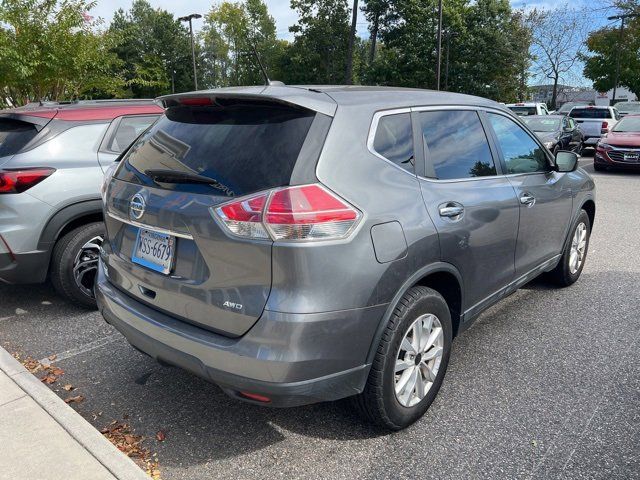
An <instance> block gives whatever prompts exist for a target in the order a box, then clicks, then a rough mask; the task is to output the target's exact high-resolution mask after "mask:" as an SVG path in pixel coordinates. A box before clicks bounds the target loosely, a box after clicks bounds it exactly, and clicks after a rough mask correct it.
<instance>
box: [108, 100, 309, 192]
mask: <svg viewBox="0 0 640 480" xmlns="http://www.w3.org/2000/svg"><path fill="white" fill-rule="evenodd" d="M314 117H315V113H314V112H312V111H310V110H304V109H301V108H293V107H286V106H282V105H276V104H270V105H267V104H265V103H264V102H263V103H257V102H256V103H255V104H251V103H250V102H246V103H239V104H236V105H232V106H228V107H224V108H220V107H212V106H204V107H201V106H195V107H190V106H176V107H170V108H168V109H167V110H166V111H165V115H164V116H162V117H160V119H159V120H158V121H157V122H156V123H155V124H154V125H153V126H152V127H151V128H150V129H149V130H147V132H146V133H144V134H143V135H142V136H141V137H140V138H139V139H138V140H137V141H136V142H135V143H134V144H133V145H132V146H131V149H130V150H129V151H128V152H127V153H126V154H125V157H124V158H123V160H124V161H125V163H124V165H123V166H122V168H120V169H119V170H118V173H117V174H116V177H117V178H119V179H121V180H125V181H128V182H133V183H141V184H143V185H153V186H160V187H162V188H166V189H173V190H180V191H190V192H194V193H207V192H211V189H212V188H213V189H215V190H216V193H217V194H222V195H226V196H229V197H233V196H235V195H245V194H247V193H252V192H255V191H258V190H264V189H268V188H273V187H279V186H284V185H288V184H289V181H290V179H291V175H292V172H293V168H294V166H295V164H296V161H297V159H298V155H299V153H300V150H301V148H302V144H303V142H304V140H305V138H306V137H307V133H308V132H309V129H310V127H311V122H312V121H313V119H314ZM151 170H169V171H173V172H177V173H184V174H186V175H183V177H184V178H187V175H188V174H195V175H198V176H203V177H208V178H210V179H211V185H206V184H202V183H195V184H194V183H189V182H188V181H186V180H185V181H184V182H172V183H166V182H161V181H159V180H158V181H157V182H156V181H154V179H153V178H152V175H148V174H147V173H145V172H147V171H151ZM157 183H160V185H157Z"/></svg>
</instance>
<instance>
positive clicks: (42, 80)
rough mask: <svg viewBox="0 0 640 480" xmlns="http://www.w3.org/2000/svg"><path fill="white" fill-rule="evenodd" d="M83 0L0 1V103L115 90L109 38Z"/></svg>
mask: <svg viewBox="0 0 640 480" xmlns="http://www.w3.org/2000/svg"><path fill="white" fill-rule="evenodd" d="M94 5H95V3H94V2H87V1H85V0H66V1H64V2H62V3H58V2H57V1H56V0H4V1H3V2H2V3H0V92H1V93H0V104H3V105H4V106H15V105H23V104H25V103H27V102H30V101H38V100H66V99H75V98H82V97H86V96H91V95H92V94H93V93H96V92H101V94H106V95H117V94H118V93H120V92H121V88H122V84H123V82H122V79H121V78H119V77H118V76H117V75H113V73H112V70H113V69H114V68H116V67H117V65H118V63H119V62H118V59H117V57H116V56H115V55H113V53H112V52H111V51H110V49H111V48H112V47H113V46H114V45H115V38H114V37H113V36H112V35H110V34H108V33H105V32H102V31H100V29H99V27H100V25H101V23H100V21H93V19H92V17H90V16H89V14H88V13H87V12H88V11H90V10H91V8H93V6H94Z"/></svg>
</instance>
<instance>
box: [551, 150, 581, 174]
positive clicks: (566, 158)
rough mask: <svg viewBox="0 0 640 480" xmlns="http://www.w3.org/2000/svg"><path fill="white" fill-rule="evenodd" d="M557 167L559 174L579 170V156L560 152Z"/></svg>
mask: <svg viewBox="0 0 640 480" xmlns="http://www.w3.org/2000/svg"><path fill="white" fill-rule="evenodd" d="M556 166H557V168H558V171H559V172H573V171H575V169H576V168H578V155H577V154H576V153H575V152H566V151H564V150H560V151H559V152H558V153H556Z"/></svg>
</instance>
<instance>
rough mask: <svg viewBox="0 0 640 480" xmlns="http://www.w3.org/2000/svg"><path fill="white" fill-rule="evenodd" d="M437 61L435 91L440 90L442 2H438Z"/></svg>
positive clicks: (440, 0)
mask: <svg viewBox="0 0 640 480" xmlns="http://www.w3.org/2000/svg"><path fill="white" fill-rule="evenodd" d="M437 57H438V60H437V61H436V90H440V64H441V63H442V0H439V1H438V50H437Z"/></svg>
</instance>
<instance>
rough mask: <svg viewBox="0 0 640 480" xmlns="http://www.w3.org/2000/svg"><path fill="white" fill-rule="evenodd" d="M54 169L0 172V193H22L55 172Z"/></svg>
mask: <svg viewBox="0 0 640 480" xmlns="http://www.w3.org/2000/svg"><path fill="white" fill-rule="evenodd" d="M55 171H56V169H55V168H27V169H23V170H1V171H0V193H22V192H24V191H25V190H28V189H30V188H31V187H33V186H34V185H37V184H38V183H40V182H41V181H42V180H44V179H45V178H47V177H48V176H50V175H51V174H52V173H53V172H55Z"/></svg>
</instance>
